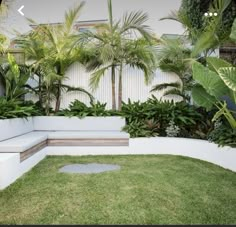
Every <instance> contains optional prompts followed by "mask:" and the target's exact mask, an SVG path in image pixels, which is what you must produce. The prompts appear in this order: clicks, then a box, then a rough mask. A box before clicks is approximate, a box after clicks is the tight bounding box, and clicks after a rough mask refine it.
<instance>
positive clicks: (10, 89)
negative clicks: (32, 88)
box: [0, 54, 31, 100]
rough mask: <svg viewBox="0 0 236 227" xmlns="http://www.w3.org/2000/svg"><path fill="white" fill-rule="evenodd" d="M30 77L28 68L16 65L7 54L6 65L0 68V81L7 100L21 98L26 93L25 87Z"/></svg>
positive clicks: (13, 59)
mask: <svg viewBox="0 0 236 227" xmlns="http://www.w3.org/2000/svg"><path fill="white" fill-rule="evenodd" d="M30 75H31V72H30V69H29V67H27V66H24V65H21V66H19V65H17V63H16V60H15V58H14V57H13V56H12V55H11V54H8V63H6V64H2V65H1V66H0V81H2V83H3V85H4V88H5V95H6V98H7V99H8V100H11V99H19V98H22V96H23V95H25V94H26V93H27V92H28V90H27V89H26V86H25V85H26V83H27V81H28V79H29V77H30Z"/></svg>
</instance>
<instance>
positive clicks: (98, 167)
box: [59, 163, 120, 174]
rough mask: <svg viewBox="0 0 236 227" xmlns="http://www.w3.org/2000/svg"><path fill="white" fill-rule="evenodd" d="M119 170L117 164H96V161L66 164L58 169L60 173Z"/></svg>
mask: <svg viewBox="0 0 236 227" xmlns="http://www.w3.org/2000/svg"><path fill="white" fill-rule="evenodd" d="M114 170H120V166H119V165H109V164H98V163H89V164H73V165H66V166H64V167H62V168H60V169H59V172H60V173H83V174H90V173H102V172H108V171H114Z"/></svg>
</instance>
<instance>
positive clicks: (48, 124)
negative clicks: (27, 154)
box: [33, 116, 125, 131]
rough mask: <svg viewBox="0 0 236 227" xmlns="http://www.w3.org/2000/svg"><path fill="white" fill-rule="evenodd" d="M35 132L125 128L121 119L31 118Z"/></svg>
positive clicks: (118, 129) (116, 129)
mask: <svg viewBox="0 0 236 227" xmlns="http://www.w3.org/2000/svg"><path fill="white" fill-rule="evenodd" d="M33 125H34V130H37V131H66V130H68V131H94V130H95V131H106V130H108V131H120V130H121V129H122V127H124V126H125V119H122V118H121V117H85V118H82V119H80V118H78V117H71V118H69V117H61V116H60V117H54V116H51V117H33Z"/></svg>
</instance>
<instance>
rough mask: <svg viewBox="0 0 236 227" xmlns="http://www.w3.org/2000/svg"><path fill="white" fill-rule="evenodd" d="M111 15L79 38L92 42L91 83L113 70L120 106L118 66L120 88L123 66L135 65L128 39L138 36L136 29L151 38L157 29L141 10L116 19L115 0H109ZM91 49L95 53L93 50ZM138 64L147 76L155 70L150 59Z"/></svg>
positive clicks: (112, 74)
mask: <svg viewBox="0 0 236 227" xmlns="http://www.w3.org/2000/svg"><path fill="white" fill-rule="evenodd" d="M108 17H109V23H108V24H101V25H99V26H97V32H96V33H93V32H90V31H88V32H85V33H83V34H82V35H81V36H80V37H79V41H80V42H82V43H87V44H88V43H89V46H90V51H89V54H88V56H89V57H88V56H87V57H86V58H85V59H86V60H85V61H84V63H85V66H86V68H87V70H88V71H90V72H92V71H95V72H93V74H92V77H91V80H90V85H91V87H92V88H93V89H94V88H96V87H97V86H98V84H99V82H100V79H101V78H102V76H103V75H104V74H105V72H106V71H107V70H111V85H112V109H116V97H115V94H116V92H115V81H116V80H115V78H116V69H117V68H118V69H119V72H120V73H119V78H120V82H119V85H120V86H119V87H120V88H119V90H120V91H121V90H122V89H121V86H122V81H121V77H122V69H123V66H124V65H126V64H128V65H132V66H134V65H135V62H134V61H133V62H132V64H131V61H130V60H129V61H130V62H128V60H127V53H125V50H126V49H127V43H128V42H129V41H131V40H134V39H135V37H136V36H134V34H136V33H138V34H139V35H140V36H141V37H144V38H145V39H146V40H149V41H150V40H151V39H152V38H153V33H152V31H151V29H150V28H149V26H147V25H145V23H146V22H147V19H148V16H147V14H145V13H143V12H141V11H138V12H131V13H129V14H128V13H127V14H125V15H124V16H123V20H119V21H115V20H114V19H113V12H112V1H111V0H108ZM91 52H93V53H92V54H91ZM137 53H138V50H137V52H136V57H137V56H138V55H137ZM133 54H134V53H133ZM139 56H140V55H139ZM126 60H127V61H126ZM136 67H138V68H140V69H142V70H143V71H144V72H145V76H146V77H147V75H149V74H150V71H151V70H149V68H150V67H148V65H147V62H145V61H142V60H140V61H139V62H137V64H136ZM119 93H120V92H119ZM119 97H121V94H119ZM119 100H120V99H119ZM119 103H120V101H119ZM119 105H120V104H119Z"/></svg>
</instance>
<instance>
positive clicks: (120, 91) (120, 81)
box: [118, 63, 123, 110]
mask: <svg viewBox="0 0 236 227" xmlns="http://www.w3.org/2000/svg"><path fill="white" fill-rule="evenodd" d="M122 72H123V63H121V65H120V71H119V92H118V110H121V105H122V88H123V87H122Z"/></svg>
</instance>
